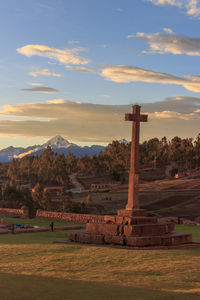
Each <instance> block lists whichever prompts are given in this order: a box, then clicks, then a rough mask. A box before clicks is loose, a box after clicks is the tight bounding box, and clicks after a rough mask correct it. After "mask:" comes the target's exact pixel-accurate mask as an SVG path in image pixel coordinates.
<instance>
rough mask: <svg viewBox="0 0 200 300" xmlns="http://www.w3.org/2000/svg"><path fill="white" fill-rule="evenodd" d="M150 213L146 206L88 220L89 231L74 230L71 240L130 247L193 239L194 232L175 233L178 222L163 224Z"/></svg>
mask: <svg viewBox="0 0 200 300" xmlns="http://www.w3.org/2000/svg"><path fill="white" fill-rule="evenodd" d="M146 214H147V212H146V210H143V209H136V210H118V214H117V216H104V223H87V225H86V232H79V233H70V234H69V240H70V241H73V242H78V243H91V244H115V245H122V246H129V247H154V246H157V247H158V246H174V245H182V244H188V243H191V242H192V236H191V235H190V234H182V233H179V234H177V233H173V230H174V223H170V222H165V223H164V222H163V223H161V222H158V220H157V218H155V217H147V216H146Z"/></svg>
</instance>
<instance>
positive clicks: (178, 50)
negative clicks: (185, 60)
mask: <svg viewBox="0 0 200 300" xmlns="http://www.w3.org/2000/svg"><path fill="white" fill-rule="evenodd" d="M127 38H128V39H131V38H139V39H141V40H143V41H145V42H147V43H148V44H149V50H148V51H143V52H145V53H148V52H150V53H159V54H165V53H172V54H186V55H190V56H200V38H191V37H187V36H182V35H171V33H170V34H165V33H160V32H157V33H153V34H147V33H144V32H137V34H136V35H128V36H127Z"/></svg>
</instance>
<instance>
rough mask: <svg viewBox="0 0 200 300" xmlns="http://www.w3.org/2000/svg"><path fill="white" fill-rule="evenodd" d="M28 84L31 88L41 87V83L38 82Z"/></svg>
mask: <svg viewBox="0 0 200 300" xmlns="http://www.w3.org/2000/svg"><path fill="white" fill-rule="evenodd" d="M28 84H29V85H32V86H41V85H42V84H41V83H38V82H30V83H28Z"/></svg>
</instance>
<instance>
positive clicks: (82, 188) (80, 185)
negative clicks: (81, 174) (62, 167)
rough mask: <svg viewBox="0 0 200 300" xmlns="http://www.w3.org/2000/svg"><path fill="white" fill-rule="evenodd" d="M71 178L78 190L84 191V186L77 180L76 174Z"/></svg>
mask: <svg viewBox="0 0 200 300" xmlns="http://www.w3.org/2000/svg"><path fill="white" fill-rule="evenodd" d="M69 178H70V179H71V181H72V183H73V185H74V187H75V188H76V189H79V190H82V191H84V186H83V185H82V184H81V183H80V182H79V181H78V180H77V179H76V173H73V174H71V175H69Z"/></svg>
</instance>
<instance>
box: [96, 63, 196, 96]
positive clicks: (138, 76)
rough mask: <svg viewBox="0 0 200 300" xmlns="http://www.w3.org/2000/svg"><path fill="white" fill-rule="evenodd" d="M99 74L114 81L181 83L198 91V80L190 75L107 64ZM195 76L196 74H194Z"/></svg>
mask: <svg viewBox="0 0 200 300" xmlns="http://www.w3.org/2000/svg"><path fill="white" fill-rule="evenodd" d="M101 75H102V76H103V77H104V78H106V79H107V80H111V81H114V82H139V81H141V82H155V83H162V84H176V85H181V86H183V87H184V88H185V89H187V90H189V91H193V92H196V93H200V81H199V79H198V80H197V79H196V78H193V77H194V76H193V77H192V76H190V77H187V78H181V77H177V76H173V75H170V74H166V73H159V72H154V71H151V70H145V69H141V68H137V67H132V66H112V65H111V66H109V67H106V68H104V69H103V70H102V72H101ZM195 77H196V76H195Z"/></svg>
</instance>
